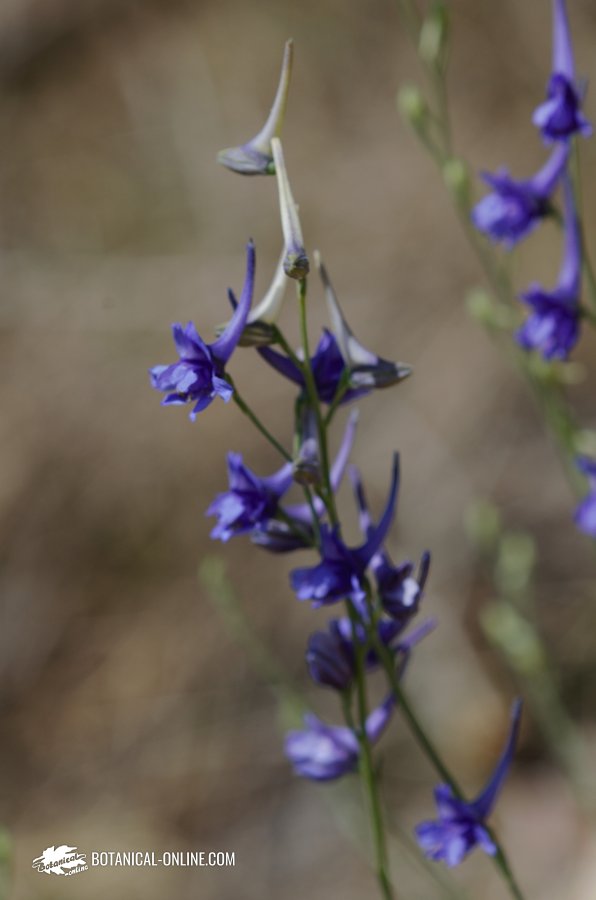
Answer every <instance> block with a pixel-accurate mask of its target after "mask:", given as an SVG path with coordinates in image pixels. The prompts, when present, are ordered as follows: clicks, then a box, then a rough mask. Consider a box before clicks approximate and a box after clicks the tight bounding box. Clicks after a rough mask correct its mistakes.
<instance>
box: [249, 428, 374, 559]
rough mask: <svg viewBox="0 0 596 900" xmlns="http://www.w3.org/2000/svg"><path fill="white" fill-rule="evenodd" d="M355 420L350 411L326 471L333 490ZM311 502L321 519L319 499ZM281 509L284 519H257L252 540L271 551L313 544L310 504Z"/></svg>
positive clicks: (348, 449) (347, 452)
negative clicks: (338, 446) (328, 469)
mask: <svg viewBox="0 0 596 900" xmlns="http://www.w3.org/2000/svg"><path fill="white" fill-rule="evenodd" d="M357 423H358V413H357V412H353V413H352V414H351V416H350V417H349V418H348V422H347V424H346V428H345V431H344V436H343V438H342V442H341V445H340V448H339V450H338V452H337V456H336V457H335V460H334V462H333V465H332V466H331V471H330V473H329V475H330V481H331V489H332V490H333V491H334V492H335V491H337V490H338V488H339V486H340V484H341V480H342V478H343V475H344V471H345V468H346V465H347V463H348V459H349V457H350V452H351V450H352V446H353V444H354V438H355V435H356V426H357ZM313 505H314V510H315V514H316V515H317V517H318V518H319V519H320V518H321V517H322V516H323V514H324V511H325V507H324V505H323V502H322V500H320V499H319V498H318V497H315V498H314V500H313ZM280 509H281V513H282V515H283V519H282V520H277V519H269V520H268V521H261V522H259V524H258V525H257V526H256V527H255V529H254V530H253V531H252V532H251V540H252V541H253V543H255V544H257V545H258V546H259V547H263V549H264V550H269V551H270V552H271V553H289V552H291V551H293V550H300V549H303V548H306V547H312V546H313V545H314V543H315V531H314V528H313V521H312V511H311V508H310V506H309V505H308V504H307V503H296V504H292V505H288V506H282V507H281V508H280Z"/></svg>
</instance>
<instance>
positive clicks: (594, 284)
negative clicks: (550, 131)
mask: <svg viewBox="0 0 596 900" xmlns="http://www.w3.org/2000/svg"><path fill="white" fill-rule="evenodd" d="M571 178H572V181H573V193H574V197H575V205H576V207H577V214H578V216H579V219H580V221H581V222H583V210H582V200H583V195H582V181H581V160H580V150H579V141H578V139H577V137H574V138H573V155H572V157H571ZM581 239H582V268H583V273H584V276H585V279H586V283H587V285H588V292H589V294H590V300H591V304H592V307H593V309H594V311H596V276H595V275H594V268H593V266H592V262H591V260H590V254H589V252H588V247H587V244H586V239H585V233H584V229H583V227H582V228H581ZM593 315H594V312H592V314H591V315H590V314H588V316H589V318H590V320H591V321H592V322H594V318H593Z"/></svg>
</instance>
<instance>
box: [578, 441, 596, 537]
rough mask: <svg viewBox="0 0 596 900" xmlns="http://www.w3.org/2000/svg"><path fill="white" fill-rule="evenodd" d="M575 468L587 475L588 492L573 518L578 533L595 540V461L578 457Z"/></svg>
mask: <svg viewBox="0 0 596 900" xmlns="http://www.w3.org/2000/svg"><path fill="white" fill-rule="evenodd" d="M577 466H578V469H579V470H580V471H581V472H583V473H584V475H587V477H588V480H589V483H590V492H589V493H588V495H587V496H586V497H584V499H583V500H582V502H581V503H580V504H579V506H578V507H577V509H576V510H575V515H574V517H573V518H574V521H575V524H576V525H577V527H578V528H579V530H580V531H583V532H584V534H587V535H589V536H590V537H593V538H596V460H593V459H589V458H588V457H587V456H580V457H578V459H577Z"/></svg>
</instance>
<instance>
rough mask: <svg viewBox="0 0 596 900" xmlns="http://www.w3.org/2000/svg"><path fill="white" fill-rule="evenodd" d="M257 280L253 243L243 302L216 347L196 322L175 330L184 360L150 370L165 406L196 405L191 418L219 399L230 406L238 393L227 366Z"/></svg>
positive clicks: (175, 341) (245, 317)
mask: <svg viewBox="0 0 596 900" xmlns="http://www.w3.org/2000/svg"><path fill="white" fill-rule="evenodd" d="M254 277H255V248H254V244H253V242H252V241H250V242H249V243H248V245H247V248H246V276H245V279H244V287H243V288H242V295H241V297H240V302H239V303H238V306H237V308H236V311H235V312H234V315H233V316H232V318H231V319H230V322H229V324H228V325H227V326H226V328H225V330H224V332H223V333H222V334H221V335H220V337H218V338H217V340H216V341H215V342H214V343H213V344H206V343H205V342H204V341H203V339H202V338H201V337H200V336H199V334H198V333H197V330H196V328H195V326H194V325H193V323H192V322H189V323H188V325H187V326H186V327H185V328H183V327H182V325H180V324H179V323H176V324H175V325H173V326H172V332H173V335H174V343H175V345H176V350H177V351H178V355H179V357H180V359H179V360H178V362H176V363H173V364H172V365H169V366H154V367H153V368H152V369H150V370H149V374H150V376H151V385H152V387H154V388H155V389H156V390H158V391H163V392H164V393H165V394H166V397H165V398H164V399H163V401H162V404H163V405H166V406H169V405H181V404H185V403H194V404H195V405H194V407H193V409H192V411H191V413H190V418H191V419H192V420H193V421H194V420H195V418H196V415H197V413H199V412H201V411H202V410H204V409H206V407H208V406H209V405H210V404H211V403H212V402H213V400H214V399H215V397H221V398H222V399H223V400H225V401H226V403H227V402H228V401H229V400H230V398H231V397H232V394H233V393H234V390H233V388H232V386H231V385H230V384H229V382H228V381H227V380H226V378H225V372H224V370H225V366H226V363H227V362H228V360H229V358H230V356H231V355H232V353H233V352H234V350H235V348H236V346H237V344H238V342H239V340H240V337H241V335H242V332H243V330H244V326H245V324H246V319H247V316H248V313H249V311H250V305H251V302H252V293H253V285H254Z"/></svg>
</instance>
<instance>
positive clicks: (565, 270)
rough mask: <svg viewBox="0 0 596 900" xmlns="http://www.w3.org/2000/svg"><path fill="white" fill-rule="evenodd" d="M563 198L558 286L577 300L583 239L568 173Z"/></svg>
mask: <svg viewBox="0 0 596 900" xmlns="http://www.w3.org/2000/svg"><path fill="white" fill-rule="evenodd" d="M563 198H564V204H565V249H564V253H563V263H562V265H561V271H560V272H559V283H558V287H559V290H561V291H563V292H564V293H565V294H566V295H567V296H569V297H574V298H576V300H577V299H579V293H580V289H581V274H582V240H581V231H580V224H579V216H578V214H577V207H576V204H575V197H574V193H573V185H572V183H571V178H570V177H569V175H567V174H566V175H565V176H564V178H563Z"/></svg>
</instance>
